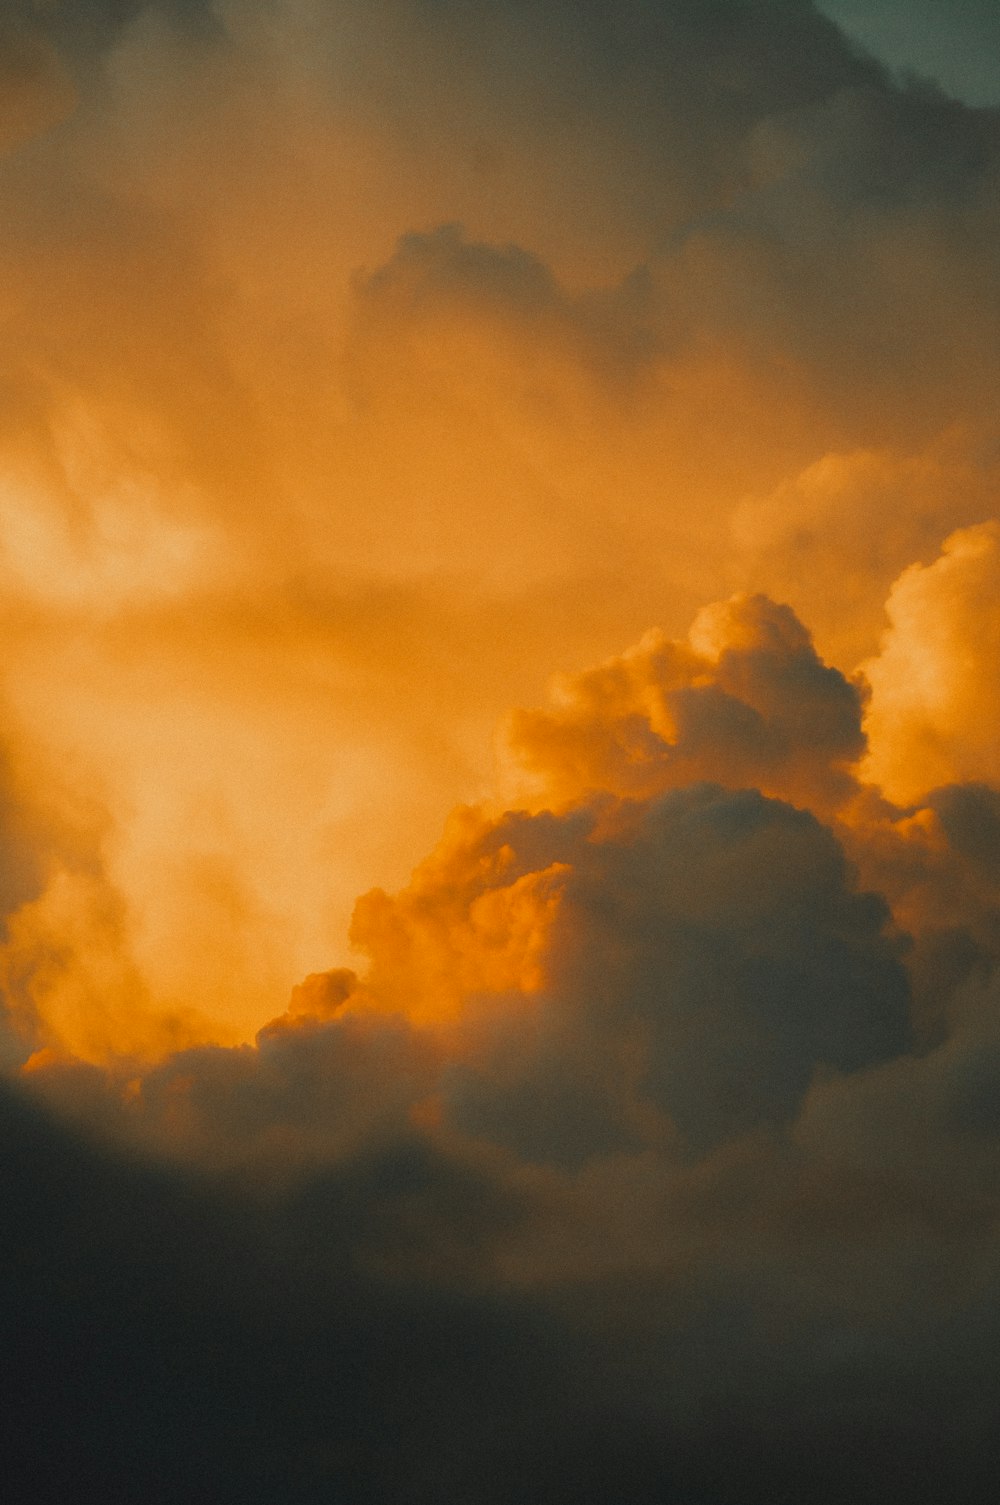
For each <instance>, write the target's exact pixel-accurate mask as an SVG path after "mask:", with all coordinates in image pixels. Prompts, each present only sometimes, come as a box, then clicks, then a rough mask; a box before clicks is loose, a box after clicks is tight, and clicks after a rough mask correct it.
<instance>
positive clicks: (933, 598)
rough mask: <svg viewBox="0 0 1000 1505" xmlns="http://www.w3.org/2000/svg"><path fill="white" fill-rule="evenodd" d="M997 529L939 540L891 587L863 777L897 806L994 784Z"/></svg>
mask: <svg viewBox="0 0 1000 1505" xmlns="http://www.w3.org/2000/svg"><path fill="white" fill-rule="evenodd" d="M998 569H1000V525H998V524H997V523H996V522H989V523H983V524H981V525H979V526H977V527H973V528H964V529H962V530H960V531H959V532H957V533H953V534H952V535H951V537H950V538H948V539H946V541H945V543H944V546H943V549H942V553H941V555H940V557H939V558H937V559H936V560H934V561H933V563H931V564H929V565H920V564H917V565H912V566H911V567H910V568H909V569H908V570H906V571H905V572H904V573H903V574H902V575H901V576H900V577H899V579H898V580H897V582H896V584H895V585H894V586H893V589H892V594H891V595H890V597H889V601H888V604H887V607H886V610H887V613H888V616H889V623H890V625H889V629H888V631H887V632H886V634H885V637H884V640H883V643H882V651H881V653H880V654H879V655H878V657H877V658H874V659H871V660H869V662H868V663H867V664H866V665H865V674H866V676H867V678H868V680H869V681H870V683H871V685H872V700H871V706H870V710H869V715H868V728H869V735H870V738H871V743H872V751H871V758H870V763H869V769H870V773H871V776H872V777H873V778H874V779H876V780H877V781H878V782H879V783H880V784H881V785H882V786H883V787H884V788H885V789H886V790H887V791H888V793H889V794H890V795H891V796H892V797H893V798H895V799H897V800H898V801H900V802H901V803H903V802H906V801H913V800H915V799H918V798H919V797H920V796H921V795H923V794H926V793H927V791H928V790H930V789H932V788H933V787H934V786H935V785H937V784H948V783H954V782H957V781H962V780H976V779H986V780H989V779H991V778H993V777H995V776H996V770H997V756H998V747H997V741H996V735H995V728H996V720H997V680H996V673H995V664H996V657H997V651H998V645H1000V621H998V615H997V608H996V596H997V579H998Z"/></svg>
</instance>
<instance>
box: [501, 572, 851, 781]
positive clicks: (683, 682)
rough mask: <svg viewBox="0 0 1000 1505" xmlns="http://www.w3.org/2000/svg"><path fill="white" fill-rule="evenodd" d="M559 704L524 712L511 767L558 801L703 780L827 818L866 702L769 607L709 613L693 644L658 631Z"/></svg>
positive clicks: (720, 607) (789, 620)
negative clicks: (592, 792)
mask: <svg viewBox="0 0 1000 1505" xmlns="http://www.w3.org/2000/svg"><path fill="white" fill-rule="evenodd" d="M555 694H556V697H557V704H556V707H555V708H554V709H553V710H551V711H522V712H519V713H517V714H516V715H515V716H514V717H513V719H512V721H511V726H510V743H511V748H512V751H513V753H514V755H515V757H516V758H518V759H520V760H521V761H522V762H523V763H524V764H525V765H526V766H527V768H528V770H529V771H530V772H532V773H534V774H535V775H536V777H537V779H538V781H539V783H540V786H541V789H542V790H543V791H544V794H545V795H546V796H547V797H548V798H550V799H553V798H554V799H556V800H566V799H573V798H574V797H575V796H577V795H578V794H582V793H584V792H586V791H587V790H588V789H608V790H612V791H613V792H614V793H616V794H619V795H622V796H627V795H640V796H641V795H648V794H650V793H652V792H653V791H656V790H662V789H667V788H671V787H677V786H678V785H683V784H690V783H693V782H695V781H697V780H698V779H709V780H718V781H720V782H722V783H725V784H728V785H730V786H735V787H742V786H745V785H751V786H753V787H754V788H759V789H762V790H764V791H765V792H766V793H768V794H773V795H776V796H778V797H784V798H788V799H791V800H793V801H801V802H804V803H806V804H815V805H818V806H820V807H823V806H826V805H831V804H832V805H836V804H837V803H839V802H842V801H843V800H844V799H846V798H847V797H848V796H849V795H850V794H851V793H852V791H853V789H854V787H855V785H854V782H853V779H852V775H851V773H850V768H851V765H853V764H855V763H856V762H857V761H858V759H859V758H860V756H861V753H862V751H863V749H864V739H863V736H862V732H861V695H860V691H859V690H858V688H857V686H856V685H853V684H851V683H849V682H848V680H846V679H845V677H844V676H843V675H842V674H841V673H839V672H838V671H837V670H836V669H833V668H831V667H829V666H828V665H826V664H823V663H822V661H821V660H820V659H819V657H818V655H817V653H816V651H815V649H814V647H813V644H812V641H811V639H810V637H809V634H808V632H807V631H806V629H805V628H804V627H803V626H802V624H801V622H799V620H798V619H797V618H796V616H795V615H794V613H793V612H792V611H791V610H790V609H789V608H788V607H787V606H783V605H778V604H776V603H775V602H773V601H770V600H768V599H767V598H766V597H764V596H740V597H734V598H733V599H732V600H731V601H726V602H720V603H717V604H716V605H714V606H710V607H706V608H705V609H704V610H703V611H702V612H701V613H700V614H699V616H698V617H697V618H696V620H695V622H694V624H693V626H692V628H691V631H690V633H689V635H688V638H687V640H686V641H680V642H676V641H671V640H670V639H668V638H667V637H666V636H665V635H664V634H663V633H662V632H656V631H654V632H651V633H649V634H648V635H647V636H646V637H644V638H643V639H642V641H641V642H640V643H638V644H637V645H636V646H635V647H634V648H631V649H629V650H628V651H627V652H626V653H625V654H623V655H621V656H620V657H618V658H614V659H609V660H608V661H607V662H606V663H604V664H602V665H600V666H599V667H598V668H596V669H592V670H588V671H586V672H585V673H583V674H581V675H578V676H576V677H575V678H567V679H564V680H561V681H557V683H556V686H555Z"/></svg>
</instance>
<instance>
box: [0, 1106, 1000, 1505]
mask: <svg viewBox="0 0 1000 1505" xmlns="http://www.w3.org/2000/svg"><path fill="white" fill-rule="evenodd" d="M0 1112H2V1121H3V1132H4V1138H5V1144H6V1146H7V1150H6V1153H5V1159H4V1165H3V1172H2V1192H3V1199H4V1203H3V1205H4V1222H3V1232H2V1255H3V1260H4V1269H5V1282H4V1289H3V1294H2V1298H0V1322H2V1331H3V1343H4V1396H3V1407H4V1433H5V1437H6V1441H5V1444H4V1478H5V1489H7V1490H8V1491H9V1492H10V1493H9V1498H11V1499H16V1500H18V1501H24V1502H26V1505H27V1502H36V1501H37V1502H41V1501H47V1502H48V1501H51V1502H53V1505H54V1502H56V1501H60V1502H67V1501H77V1500H80V1501H82V1500H85V1499H94V1498H102V1499H129V1500H131V1499H135V1500H140V1499H141V1500H144V1501H147V1500H148V1501H150V1502H161V1501H162V1502H164V1505H167V1502H171V1505H172V1502H175V1501H180V1500H205V1501H208V1500H218V1501H233V1502H236V1501H252V1502H260V1505H264V1502H266V1501H267V1502H270V1501H275V1500H282V1501H288V1502H289V1505H297V1502H303V1505H304V1502H314V1501H315V1502H320V1501H330V1502H335V1501H344V1502H358V1505H361V1502H365V1505H367V1502H369V1501H370V1502H372V1505H374V1502H376V1501H389V1500H391V1501H401V1502H402V1501H406V1502H410V1501H412V1502H426V1505H432V1502H441V1505H446V1502H448V1505H450V1502H455V1505H458V1502H459V1501H469V1502H483V1505H487V1502H491V1505H492V1502H496V1505H507V1502H513V1501H524V1500H531V1501H538V1502H543V1501H544V1502H548V1501H552V1502H560V1505H575V1502H581V1505H582V1502H588V1505H612V1502H617V1501H621V1500H629V1501H637V1502H649V1505H654V1502H657V1505H659V1502H663V1505H667V1502H670V1505H709V1502H726V1505H764V1502H766V1501H771V1500H780V1501H788V1502H792V1501H793V1500H815V1501H817V1502H824V1505H826V1502H829V1505H834V1502H842V1501H847V1500H852V1501H853V1500H857V1501H861V1502H866V1505H868V1502H871V1505H875V1502H876V1501H881V1500H885V1499H886V1498H892V1499H899V1500H905V1501H910V1502H914V1505H916V1502H920V1505H924V1502H926V1505H930V1502H932V1501H938V1500H940V1499H942V1498H944V1497H947V1498H948V1499H954V1500H961V1501H973V1500H974V1501H977V1502H978V1501H986V1500H987V1499H989V1498H991V1492H992V1485H993V1479H994V1470H995V1467H996V1464H997V1462H998V1461H1000V1460H998V1456H997V1438H996V1427H995V1416H996V1406H997V1404H998V1402H1000V1385H998V1381H997V1376H996V1366H995V1361H994V1356H995V1346H996V1341H997V1338H998V1337H1000V1334H998V1331H997V1322H996V1308H995V1305H994V1303H993V1301H991V1299H990V1298H991V1297H993V1296H995V1292H994V1291H991V1290H989V1289H988V1288H984V1287H980V1289H979V1290H977V1291H976V1293H975V1295H974V1296H973V1295H971V1294H970V1297H969V1299H968V1300H967V1301H966V1302H959V1303H956V1305H955V1307H954V1309H953V1310H951V1311H949V1312H946V1313H943V1314H940V1315H938V1316H935V1317H933V1318H930V1319H929V1318H928V1317H927V1315H926V1313H925V1312H922V1311H921V1310H920V1308H921V1306H922V1302H921V1301H920V1299H919V1297H918V1294H917V1288H918V1287H919V1286H920V1285H921V1284H930V1285H932V1286H933V1285H934V1284H936V1283H938V1282H939V1281H940V1280H943V1279H947V1275H946V1272H945V1270H944V1269H942V1270H941V1271H940V1272H938V1275H937V1277H935V1275H934V1272H933V1271H932V1270H930V1269H927V1270H924V1271H922V1272H921V1271H918V1270H917V1269H916V1268H911V1269H908V1270H906V1271H905V1272H904V1271H901V1279H902V1281H903V1285H904V1291H903V1293H902V1294H901V1296H898V1297H897V1302H896V1304H897V1308H898V1310H897V1311H896V1312H895V1313H894V1314H893V1320H892V1322H890V1323H887V1324H886V1325H885V1328H884V1330H882V1331H879V1325H878V1324H877V1323H870V1322H869V1323H866V1322H865V1320H864V1318H863V1316H862V1315H861V1314H860V1313H859V1314H858V1315H856V1316H855V1317H854V1318H853V1320H852V1317H851V1315H850V1313H849V1312H847V1311H838V1310H836V1309H833V1308H826V1307H824V1304H823V1302H822V1300H819V1301H817V1291H816V1288H815V1287H816V1277H817V1276H819V1277H820V1278H822V1265H823V1264H824V1263H825V1262H826V1260H828V1259H829V1258H830V1256H831V1252H832V1250H835V1249H836V1239H834V1240H833V1242H832V1245H831V1246H830V1248H828V1249H827V1250H826V1251H825V1253H824V1254H823V1255H822V1256H820V1255H819V1251H818V1250H816V1248H815V1247H813V1248H812V1249H810V1247H809V1245H810V1239H809V1235H808V1233H807V1232H804V1231H800V1234H799V1237H798V1239H796V1240H793V1243H792V1246H791V1248H790V1250H789V1265H788V1267H787V1269H785V1270H783V1271H780V1272H772V1273H771V1274H770V1275H769V1274H768V1273H767V1272H766V1271H764V1270H762V1269H761V1268H760V1265H759V1262H758V1260H757V1259H755V1257H754V1252H753V1250H752V1248H750V1247H748V1246H747V1236H748V1234H750V1233H751V1230H752V1226H753V1225H752V1220H751V1222H750V1224H749V1225H748V1226H747V1227H746V1228H744V1229H743V1230H742V1231H741V1232H740V1234H739V1235H738V1238H739V1243H740V1245H741V1248H740V1251H739V1252H738V1253H735V1252H734V1254H733V1256H732V1263H731V1267H729V1268H727V1257H726V1255H725V1254H724V1253H722V1252H721V1251H719V1250H718V1249H717V1250H716V1252H715V1254H714V1255H712V1256H707V1257H706V1259H705V1262H704V1264H703V1266H702V1267H701V1268H699V1269H696V1270H694V1271H691V1272H688V1274H687V1275H686V1277H685V1280H684V1282H683V1292H682V1293H678V1292H677V1291H674V1290H671V1287H670V1283H669V1282H667V1281H665V1280H663V1279H662V1278H661V1277H659V1276H657V1275H655V1274H646V1275H645V1276H640V1277H633V1278H630V1279H628V1280H621V1279H619V1278H615V1277H610V1278H604V1279H601V1278H594V1279H589V1280H584V1281H579V1282H575V1283H574V1282H562V1283H560V1284H558V1285H556V1286H553V1287H550V1288H548V1289H546V1290H545V1291H544V1292H543V1291H536V1292H534V1293H532V1294H530V1295H526V1294H520V1295H519V1294H514V1293H511V1292H509V1291H504V1290H503V1289H502V1288H500V1287H499V1286H498V1285H497V1284H496V1283H494V1282H491V1281H489V1280H488V1279H484V1278H482V1277H481V1276H479V1277H477V1276H476V1275H475V1274H474V1273H471V1272H470V1275H469V1277H468V1278H467V1279H465V1280H461V1279H459V1280H455V1279H454V1278H452V1279H451V1280H448V1281H445V1280H443V1279H442V1278H441V1276H440V1274H431V1273H425V1274H424V1275H423V1276H421V1275H419V1274H414V1273H410V1274H409V1275H406V1276H399V1275H397V1276H395V1277H394V1276H393V1275H391V1274H389V1273H387V1272H386V1271H384V1270H382V1271H379V1269H378V1265H379V1259H380V1256H382V1257H384V1256H386V1255H389V1256H390V1257H391V1258H396V1257H397V1251H398V1248H399V1246H400V1232H401V1225H405V1223H406V1218H407V1211H406V1209H407V1204H408V1203H409V1204H410V1206H411V1207H412V1206H413V1204H415V1203H417V1202H419V1201H420V1199H422V1198H426V1199H428V1200H430V1201H433V1202H434V1203H436V1204H437V1206H438V1208H439V1209H441V1210H442V1211H443V1217H442V1227H441V1229H440V1230H439V1233H440V1234H441V1236H442V1237H443V1238H445V1239H447V1237H448V1236H449V1230H448V1223H449V1221H452V1222H454V1223H457V1224H458V1225H460V1228H461V1232H462V1233H464V1236H465V1237H466V1238H467V1239H468V1241H469V1244H470V1245H472V1246H474V1245H475V1244H476V1242H477V1240H479V1239H481V1238H483V1237H484V1236H486V1237H488V1236H489V1235H490V1231H491V1230H490V1229H489V1226H488V1225H489V1223H490V1221H491V1219H492V1218H494V1217H495V1216H496V1213H495V1209H494V1207H493V1206H492V1205H491V1197H493V1196H495V1195H496V1189H495V1188H490V1187H489V1186H488V1184H487V1185H484V1186H480V1187H479V1188H478V1191H479V1217H478V1218H477V1214H476V1210H475V1207H473V1209H472V1211H471V1212H470V1207H469V1200H468V1199H469V1194H470V1190H473V1189H474V1188H470V1186H469V1184H468V1174H467V1172H464V1173H463V1172H462V1171H461V1170H460V1169H458V1168H456V1167H455V1166H454V1165H452V1164H449V1162H448V1160H447V1159H446V1158H443V1157H440V1156H436V1155H435V1154H434V1153H433V1152H430V1151H428V1149H427V1148H426V1146H422V1145H421V1144H420V1143H419V1142H416V1141H410V1142H408V1143H397V1144H395V1145H392V1146H387V1147H386V1148H385V1149H384V1151H383V1152H381V1153H378V1154H372V1155H369V1156H367V1157H362V1158H361V1159H359V1160H357V1161H355V1162H353V1163H348V1164H346V1165H345V1166H343V1167H341V1168H339V1169H338V1170H336V1171H331V1172H328V1173H326V1174H324V1175H321V1176H315V1177H312V1178H307V1179H306V1180H305V1181H303V1182H302V1183H301V1184H300V1185H299V1186H298V1187H297V1188H296V1190H295V1192H294V1194H291V1195H288V1196H284V1197H281V1198H278V1199H276V1200H275V1201H274V1202H273V1203H272V1204H270V1205H268V1204H261V1203H259V1202H254V1201H251V1200H249V1199H248V1198H247V1197H246V1196H245V1195H243V1196H241V1195H240V1194H239V1193H238V1192H237V1191H236V1190H235V1189H234V1188H226V1187H224V1186H222V1187H220V1186H218V1185H214V1186H213V1185H210V1184H206V1183H204V1182H197V1181H194V1180H190V1179H188V1178H186V1177H185V1176H184V1175H182V1174H179V1173H177V1172H176V1171H167V1170H164V1169H157V1170H153V1169H148V1168H147V1169H143V1168H140V1167H138V1166H136V1165H135V1164H134V1163H133V1164H129V1163H128V1162H127V1161H124V1160H121V1159H119V1158H117V1157H115V1156H113V1155H112V1156H109V1155H101V1154H98V1153H96V1152H95V1151H94V1150H93V1149H92V1148H91V1147H88V1146H87V1145H86V1144H84V1143H81V1141H80V1140H79V1139H78V1138H77V1137H76V1136H74V1135H71V1134H69V1133H67V1131H66V1130H65V1129H63V1128H60V1127H57V1126H56V1125H54V1124H53V1123H52V1122H51V1121H50V1120H48V1119H47V1118H46V1117H45V1116H44V1114H42V1113H40V1112H39V1110H38V1109H37V1107H36V1106H34V1105H29V1104H28V1103H26V1102H25V1101H24V1099H23V1098H22V1097H21V1096H20V1095H16V1094H12V1093H11V1092H10V1091H9V1090H8V1091H5V1093H4V1096H3V1101H2V1105H0ZM730 1174H731V1175H733V1176H734V1177H735V1178H738V1179H740V1180H743V1181H744V1183H745V1188H752V1190H753V1192H756V1193H757V1194H758V1195H759V1194H761V1192H762V1191H763V1202H764V1204H765V1205H766V1204H767V1202H768V1201H769V1200H771V1198H772V1197H773V1199H774V1202H775V1203H776V1204H778V1205H779V1206H780V1203H781V1201H782V1200H783V1198H785V1197H789V1198H790V1199H791V1200H792V1201H793V1202H794V1201H795V1200H796V1199H798V1198H800V1197H801V1198H802V1200H803V1203H805V1204H806V1205H808V1202H809V1199H810V1196H811V1189H810V1187H809V1186H808V1184H805V1185H802V1184H796V1183H797V1175H798V1171H797V1168H796V1167H795V1166H789V1165H784V1166H782V1165H780V1164H779V1165H778V1166H776V1167H769V1166H768V1162H767V1159H766V1158H765V1159H764V1161H763V1163H760V1162H758V1163H755V1162H754V1158H753V1157H750V1158H749V1159H748V1161H747V1162H746V1163H745V1164H743V1165H742V1166H734V1167H731V1168H730ZM762 1175H763V1176H765V1177H767V1178H768V1179H771V1178H772V1176H773V1179H774V1181H775V1182H776V1183H778V1184H775V1185H774V1186H772V1187H770V1188H761V1186H760V1185H759V1184H756V1185H755V1183H756V1182H757V1181H758V1178H760V1177H761V1176H762ZM781 1182H785V1184H784V1185H781V1184H780V1183H781ZM807 1182H808V1178H807ZM831 1190H832V1189H831ZM838 1190H839V1197H838V1195H836V1194H835V1195H834V1196H833V1197H832V1198H831V1211H832V1210H833V1207H834V1205H835V1203H836V1201H837V1200H838V1199H842V1201H843V1203H844V1209H845V1215H846V1216H847V1217H850V1215H851V1213H850V1206H849V1204H850V1201H851V1197H852V1188H851V1187H850V1185H846V1186H844V1187H841V1188H839V1189H838ZM746 1194H747V1191H746V1189H745V1190H744V1192H743V1195H744V1197H745V1196H746ZM854 1194H856V1191H855V1193H854ZM869 1194H870V1191H869ZM737 1195H739V1193H737ZM497 1200H498V1201H499V1200H500V1199H499V1198H497ZM774 1210H775V1209H774V1208H772V1211H774ZM785 1211H786V1212H787V1213H789V1214H791V1216H792V1217H794V1215H795V1214H794V1211H793V1209H792V1208H791V1207H788V1208H786V1209H785ZM958 1211H959V1212H960V1211H961V1210H960V1209H958ZM969 1211H970V1210H969V1209H966V1221H965V1222H964V1223H962V1224H956V1225H955V1227H953V1228H952V1229H950V1230H948V1229H941V1230H939V1231H938V1239H937V1246H936V1256H937V1257H939V1258H940V1259H941V1260H942V1261H947V1260H948V1259H949V1250H950V1247H951V1246H952V1245H953V1243H954V1239H955V1237H956V1236H957V1234H958V1232H959V1231H960V1232H961V1235H962V1236H963V1237H964V1238H966V1239H968V1238H970V1237H976V1236H985V1234H986V1227H985V1223H983V1224H980V1227H979V1233H978V1235H977V1228H976V1225H977V1222H978V1221H979V1218H981V1216H982V1214H981V1211H980V1213H979V1214H978V1216H977V1214H975V1213H973V1214H972V1220H971V1221H969V1219H968V1214H969ZM898 1216H899V1220H900V1228H901V1230H902V1229H906V1228H907V1227H908V1228H909V1229H910V1230H911V1233H912V1235H913V1236H914V1237H916V1238H920V1237H921V1236H923V1237H924V1238H926V1236H927V1225H926V1221H925V1220H926V1209H923V1208H921V1207H920V1206H919V1205H918V1204H915V1205H913V1206H911V1207H909V1208H905V1207H904V1208H901V1209H899V1213H898ZM478 1224H483V1225H486V1226H477V1225H478ZM451 1233H452V1234H453V1233H454V1229H452V1230H451ZM433 1236H434V1235H433V1234H432V1235H431V1237H432V1239H433ZM823 1237H824V1240H829V1232H828V1231H824V1235H823ZM851 1243H852V1241H851V1239H848V1240H847V1241H846V1243H845V1247H844V1250H843V1254H844V1256H845V1257H846V1258H848V1259H850V1258H851V1256H852V1248H851ZM796 1245H797V1247H796ZM425 1252H427V1253H431V1254H435V1253H437V1252H440V1251H435V1250H433V1249H431V1250H429V1251H425ZM912 1257H913V1261H914V1264H919V1263H920V1260H921V1258H922V1256H921V1255H920V1253H919V1252H918V1251H917V1250H916V1249H914V1251H913V1256H912ZM810 1262H812V1263H813V1265H814V1270H813V1273H812V1278H810V1275H809V1273H808V1268H807V1267H808V1265H809V1263H810ZM826 1275H827V1278H828V1279H831V1272H829V1271H827V1272H826ZM911 1282H912V1284H913V1290H908V1289H905V1287H906V1286H907V1285H909V1284H910V1283H911ZM835 1283H836V1281H835V1279H831V1284H835ZM859 1298H861V1293H860V1292H859ZM911 1303H912V1305H911ZM679 1305H683V1307H684V1308H685V1309H684V1310H680V1311H679V1310H678V1306H679ZM713 1370H714V1372H712V1371H713Z"/></svg>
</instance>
